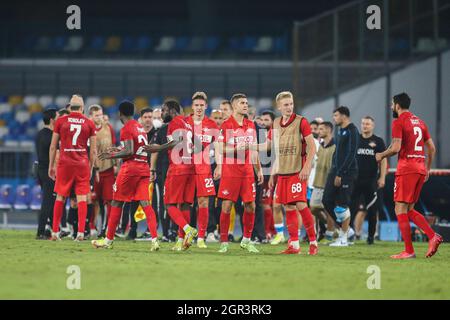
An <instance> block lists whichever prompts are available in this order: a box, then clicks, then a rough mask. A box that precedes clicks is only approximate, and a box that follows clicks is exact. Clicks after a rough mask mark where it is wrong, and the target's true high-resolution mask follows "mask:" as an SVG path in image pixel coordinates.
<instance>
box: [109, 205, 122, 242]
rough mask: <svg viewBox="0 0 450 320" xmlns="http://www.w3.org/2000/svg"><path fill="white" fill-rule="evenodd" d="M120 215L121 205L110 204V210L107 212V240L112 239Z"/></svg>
mask: <svg viewBox="0 0 450 320" xmlns="http://www.w3.org/2000/svg"><path fill="white" fill-rule="evenodd" d="M121 216H122V207H113V206H111V211H110V212H109V219H108V230H107V233H106V237H107V238H108V239H109V240H114V235H115V233H116V229H117V225H118V224H119V222H120V217H121Z"/></svg>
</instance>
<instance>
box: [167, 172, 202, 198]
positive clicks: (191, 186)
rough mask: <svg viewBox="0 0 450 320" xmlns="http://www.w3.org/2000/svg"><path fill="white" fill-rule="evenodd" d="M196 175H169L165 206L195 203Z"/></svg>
mask: <svg viewBox="0 0 450 320" xmlns="http://www.w3.org/2000/svg"><path fill="white" fill-rule="evenodd" d="M194 195H195V175H193V174H184V175H171V174H169V175H167V177H166V183H165V185H164V204H182V203H193V202H194Z"/></svg>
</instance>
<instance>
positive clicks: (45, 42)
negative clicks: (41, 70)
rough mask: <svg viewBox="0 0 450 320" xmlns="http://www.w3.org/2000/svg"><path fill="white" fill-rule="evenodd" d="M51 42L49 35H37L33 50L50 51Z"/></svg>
mask: <svg viewBox="0 0 450 320" xmlns="http://www.w3.org/2000/svg"><path fill="white" fill-rule="evenodd" d="M51 43H52V40H51V38H50V37H47V36H42V37H39V39H38V41H37V44H36V46H35V50H36V51H41V52H44V51H50V49H51Z"/></svg>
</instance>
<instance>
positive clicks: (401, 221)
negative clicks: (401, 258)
mask: <svg viewBox="0 0 450 320" xmlns="http://www.w3.org/2000/svg"><path fill="white" fill-rule="evenodd" d="M397 220H398V227H399V229H400V232H401V234H402V238H403V241H404V242H405V251H406V252H407V253H414V248H413V245H412V241H411V226H410V225H409V218H408V215H407V214H406V213H401V214H399V215H397Z"/></svg>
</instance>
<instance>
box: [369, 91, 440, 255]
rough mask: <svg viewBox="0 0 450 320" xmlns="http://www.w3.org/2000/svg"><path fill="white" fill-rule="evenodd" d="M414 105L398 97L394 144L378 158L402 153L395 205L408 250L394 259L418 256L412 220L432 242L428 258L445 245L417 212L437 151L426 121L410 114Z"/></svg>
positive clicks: (402, 96) (397, 172) (396, 99)
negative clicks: (418, 202)
mask: <svg viewBox="0 0 450 320" xmlns="http://www.w3.org/2000/svg"><path fill="white" fill-rule="evenodd" d="M410 104H411V99H410V97H409V96H408V95H407V94H406V93H400V94H398V95H396V96H394V98H393V101H392V107H391V108H392V112H393V117H394V119H395V120H394V121H393V123H392V143H391V145H390V147H389V148H388V149H387V150H386V151H384V152H382V153H377V154H376V155H375V157H376V159H377V161H378V162H380V161H381V160H383V159H384V158H388V157H392V156H393V155H395V154H397V153H398V164H397V171H396V173H395V185H394V202H395V214H396V215H397V220H398V226H399V229H400V232H401V234H402V238H403V241H404V242H405V251H403V252H401V253H399V254H396V255H393V256H391V258H392V259H410V258H415V257H416V254H415V253H414V247H413V245H412V241H411V227H410V224H409V221H410V220H411V221H412V222H414V224H415V225H417V226H418V227H419V228H420V229H422V230H423V231H424V232H425V234H426V235H427V237H428V239H429V243H428V251H427V253H426V255H425V257H427V258H430V257H432V256H433V255H435V254H436V252H437V250H438V248H439V245H440V244H441V243H442V242H443V239H442V237H441V236H440V235H439V234H437V233H436V232H434V230H433V229H432V228H431V227H430V224H429V223H428V222H427V220H426V219H425V218H424V217H423V216H422V215H421V214H420V213H419V212H417V211H416V210H414V206H415V204H416V202H417V201H418V200H419V196H420V191H421V190H422V186H423V184H424V183H425V182H426V181H428V178H429V176H430V170H431V164H432V162H433V158H434V155H435V153H436V148H435V146H434V143H433V140H432V139H431V136H430V133H429V132H428V127H427V125H426V124H425V122H424V121H423V120H422V119H420V118H419V117H417V116H416V115H414V114H413V113H411V112H410V111H409V107H410ZM425 154H426V156H425Z"/></svg>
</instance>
